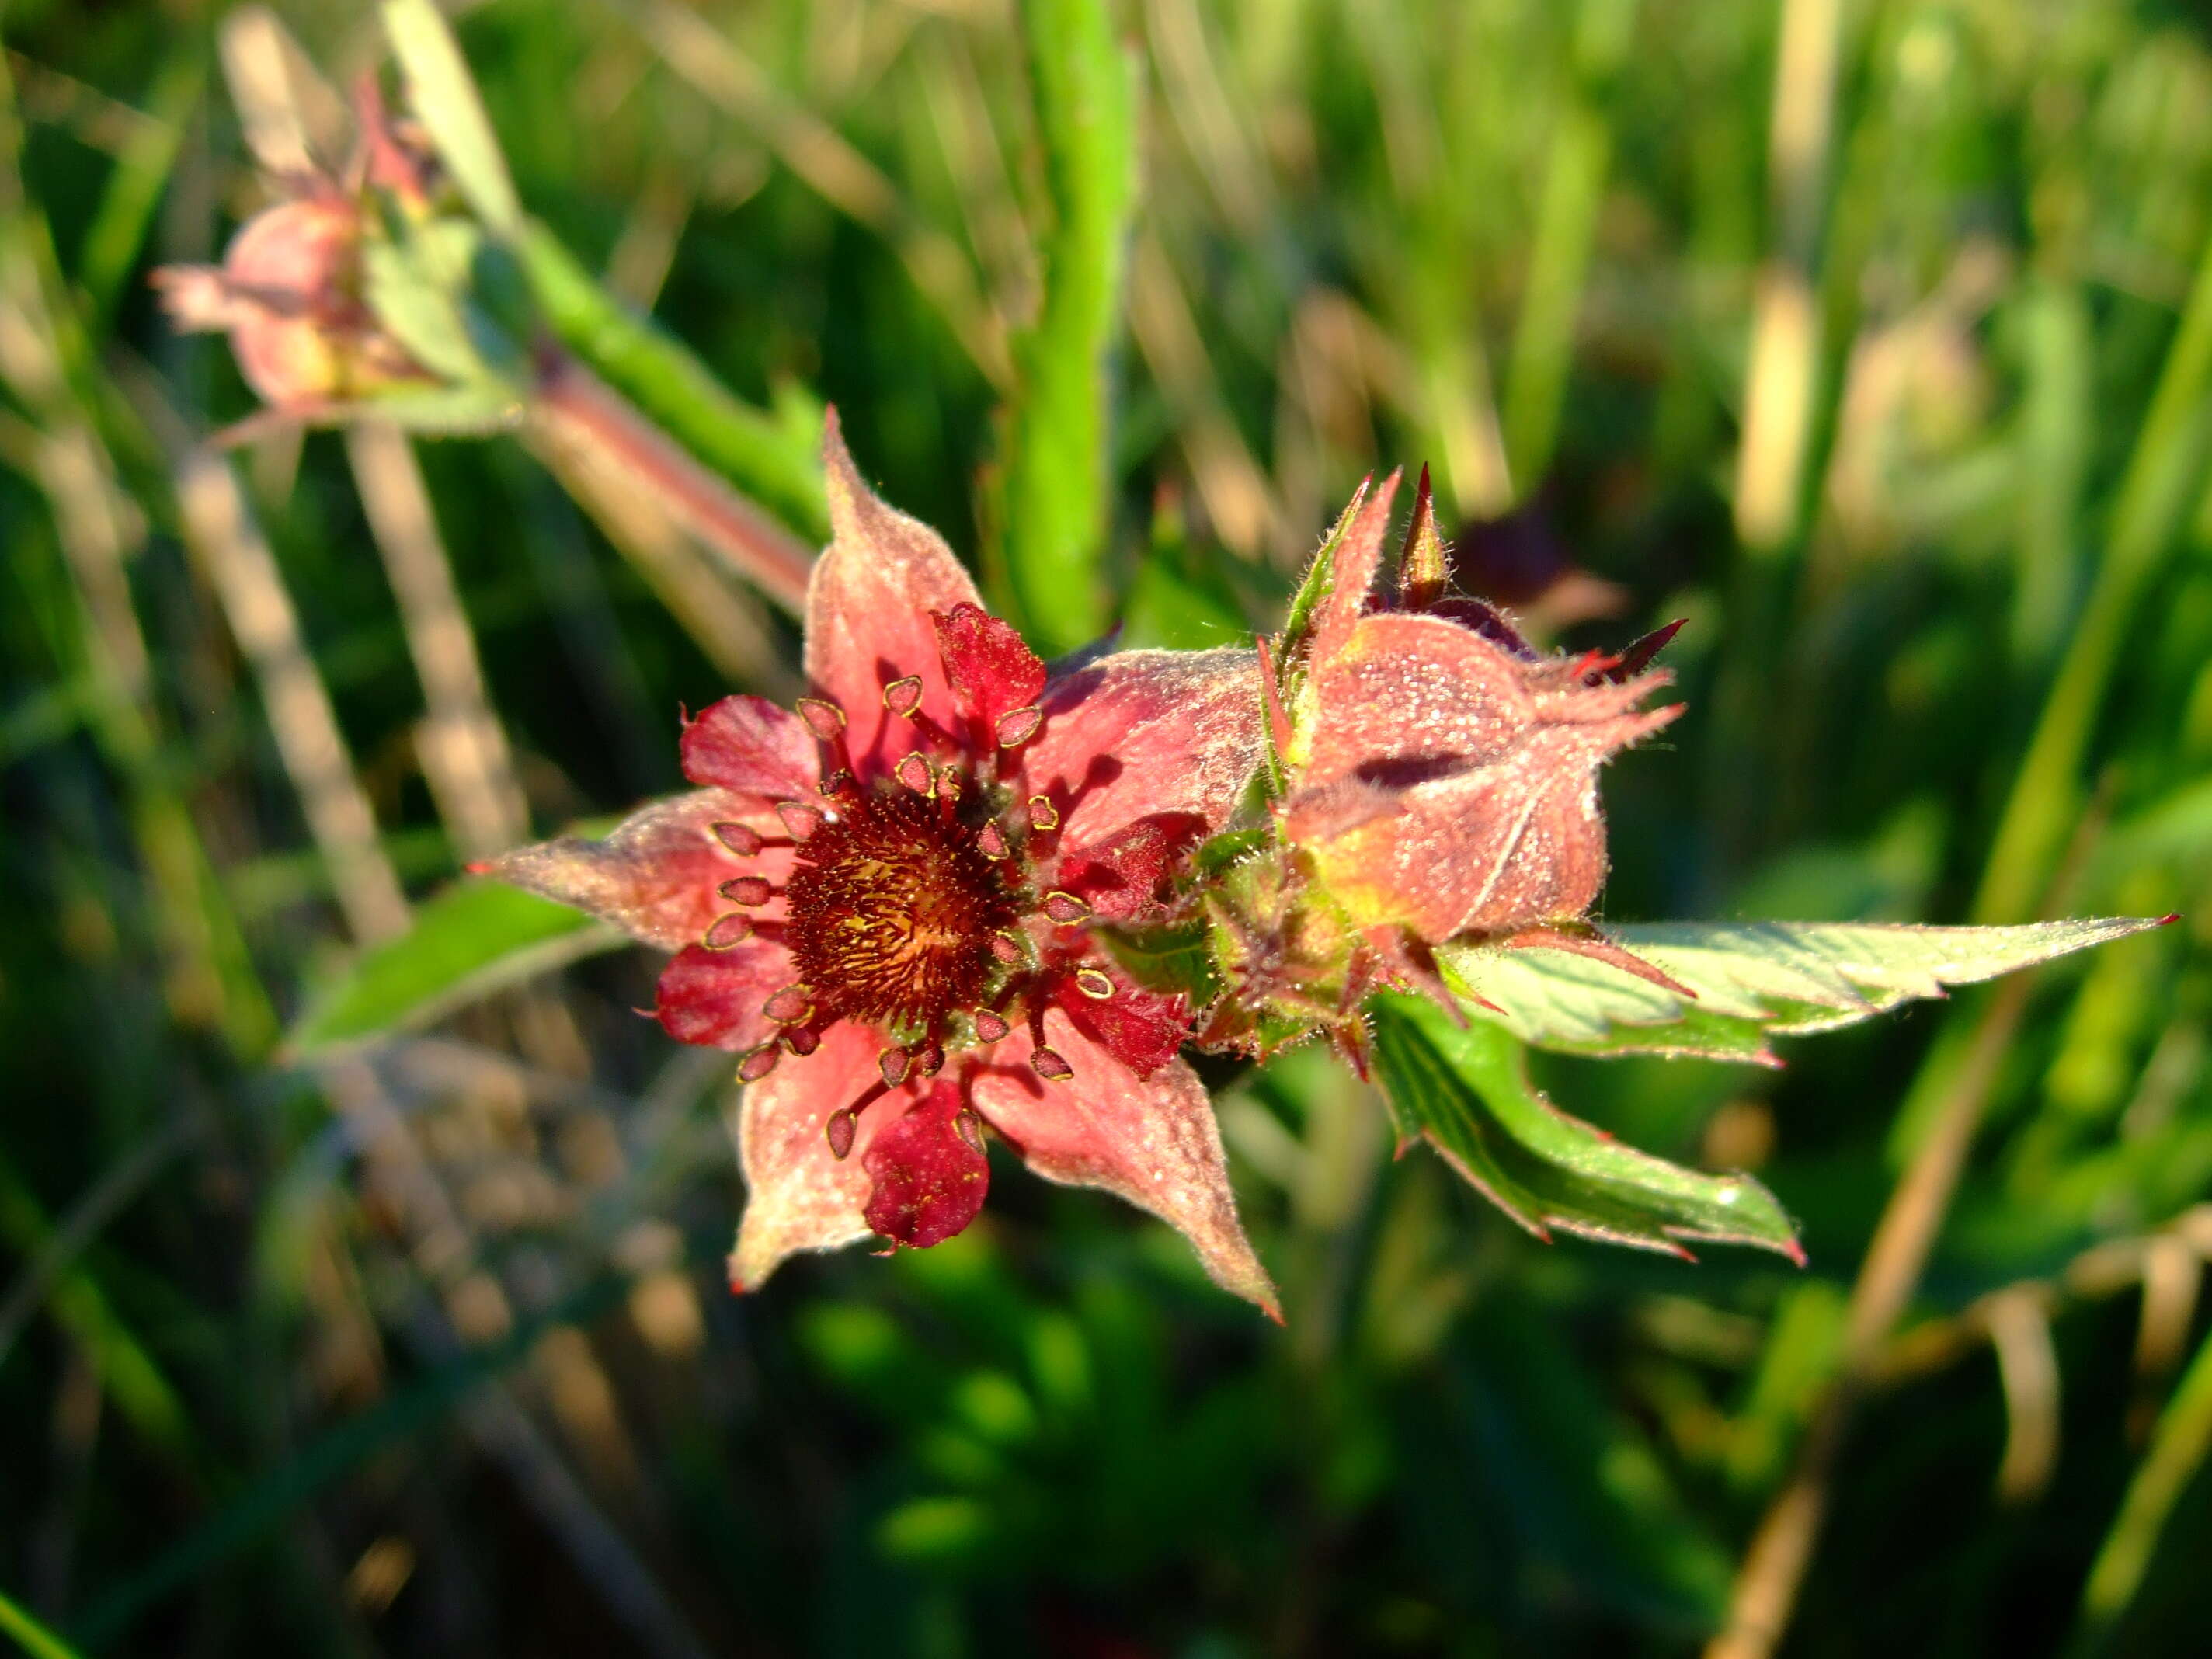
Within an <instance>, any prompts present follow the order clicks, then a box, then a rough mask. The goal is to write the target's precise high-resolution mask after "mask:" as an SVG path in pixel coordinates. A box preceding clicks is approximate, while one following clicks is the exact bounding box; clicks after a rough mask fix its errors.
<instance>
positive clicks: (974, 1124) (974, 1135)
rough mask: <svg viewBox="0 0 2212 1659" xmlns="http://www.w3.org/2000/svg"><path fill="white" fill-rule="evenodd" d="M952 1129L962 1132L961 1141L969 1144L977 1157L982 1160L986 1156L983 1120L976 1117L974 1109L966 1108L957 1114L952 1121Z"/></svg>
mask: <svg viewBox="0 0 2212 1659" xmlns="http://www.w3.org/2000/svg"><path fill="white" fill-rule="evenodd" d="M952 1127H954V1128H956V1129H957V1130H958V1131H959V1132H960V1139H963V1140H964V1141H966V1142H967V1143H968V1145H969V1147H970V1148H971V1149H973V1151H974V1152H975V1156H976V1157H978V1158H981V1157H982V1156H983V1155H984V1154H983V1120H982V1119H981V1118H980V1117H978V1116H976V1115H975V1109H974V1108H973V1107H968V1108H965V1109H963V1110H961V1111H959V1112H957V1113H956V1114H955V1115H954V1116H953V1119H952Z"/></svg>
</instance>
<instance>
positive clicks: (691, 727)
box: [681, 695, 822, 800]
mask: <svg viewBox="0 0 2212 1659" xmlns="http://www.w3.org/2000/svg"><path fill="white" fill-rule="evenodd" d="M681 752H682V755H683V759H684V776H685V777H687V778H689V779H690V780H691V781H692V782H694V783H697V784H704V785H707V786H708V787H713V788H721V789H735V790H738V791H740V792H741V793H745V794H749V795H765V796H768V797H769V798H771V799H779V800H788V799H792V798H793V797H794V796H796V797H799V798H800V799H804V798H805V797H806V796H808V795H811V794H812V793H814V787H815V785H816V783H817V782H818V781H820V778H821V775H822V774H821V766H820V763H819V762H818V760H817V757H816V750H815V747H814V736H813V734H812V733H811V732H809V731H808V730H807V729H806V722H805V721H804V720H800V719H799V716H798V715H796V714H793V713H792V712H791V711H790V710H789V709H787V708H777V707H776V705H775V704H774V703H772V702H769V700H768V699H767V698H765V697H755V696H744V695H740V696H734V697H725V698H723V699H722V700H721V701H720V702H718V703H716V704H714V707H712V708H709V709H708V710H707V712H706V713H705V714H702V715H700V716H699V718H698V719H697V720H692V721H690V722H689V723H688V724H687V725H685V726H684V738H683V743H682V749H681Z"/></svg>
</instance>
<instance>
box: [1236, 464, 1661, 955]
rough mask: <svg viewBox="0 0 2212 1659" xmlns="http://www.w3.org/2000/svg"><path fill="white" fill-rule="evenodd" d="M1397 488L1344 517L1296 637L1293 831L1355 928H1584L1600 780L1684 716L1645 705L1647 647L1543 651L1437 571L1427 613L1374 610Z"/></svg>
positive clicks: (1409, 588) (1595, 879)
mask: <svg viewBox="0 0 2212 1659" xmlns="http://www.w3.org/2000/svg"><path fill="white" fill-rule="evenodd" d="M1423 482H1424V483H1426V480H1425V479H1424V481H1423ZM1395 483H1396V480H1395V478H1393V479H1391V480H1389V482H1388V483H1385V485H1384V486H1383V489H1379V490H1377V491H1376V492H1375V494H1374V496H1373V498H1372V499H1371V500H1367V501H1360V502H1356V503H1355V504H1354V510H1353V511H1352V512H1350V513H1347V514H1346V522H1345V524H1344V526H1343V527H1342V529H1341V531H1340V534H1339V536H1338V537H1337V538H1334V540H1335V545H1334V550H1333V552H1332V553H1331V554H1330V555H1328V556H1330V557H1332V558H1333V559H1334V570H1333V572H1332V575H1333V586H1332V587H1331V590H1330V591H1329V592H1328V596H1327V598H1326V599H1323V600H1322V602H1321V603H1320V605H1318V606H1317V608H1316V614H1315V617H1314V623H1313V627H1312V629H1311V632H1310V635H1309V637H1308V639H1307V640H1306V641H1286V642H1285V645H1286V649H1287V650H1289V651H1291V652H1293V653H1295V652H1297V650H1298V649H1299V647H1302V646H1303V647H1304V657H1303V659H1302V660H1299V661H1297V662H1296V663H1295V664H1294V667H1295V669H1296V671H1297V680H1296V684H1297V694H1296V702H1295V710H1294V714H1293V720H1292V726H1293V730H1292V732H1291V744H1290V748H1291V753H1292V756H1293V757H1294V758H1295V761H1296V763H1297V764H1296V769H1295V770H1294V772H1293V773H1292V775H1291V777H1290V779H1289V789H1288V792H1287V794H1286V797H1285V800H1284V801H1283V804H1282V807H1281V817H1280V822H1281V825H1282V831H1283V835H1284V836H1285V839H1286V840H1287V841H1288V842H1291V844H1292V845H1294V846H1295V847H1297V848H1298V849H1299V850H1300V852H1301V854H1303V856H1304V860H1305V862H1306V864H1307V866H1308V867H1309V868H1310V870H1311V872H1312V873H1313V876H1314V878H1315V879H1316V881H1317V882H1318V884H1320V885H1321V886H1322V888H1323V889H1325V890H1327V891H1328V894H1329V895H1330V896H1332V897H1333V898H1334V900H1335V901H1336V902H1337V903H1338V904H1339V905H1340V906H1341V907H1342V908H1343V910H1344V912H1345V915H1346V918H1347V920H1348V921H1350V922H1351V923H1352V926H1353V927H1358V928H1360V929H1367V928H1370V927H1382V926H1391V927H1402V928H1404V929H1406V930H1407V932H1408V933H1411V934H1412V935H1413V936H1414V937H1415V938H1417V939H1421V940H1425V941H1428V942H1431V943H1436V942H1440V941H1442V940H1444V939H1451V938H1455V937H1457V936H1460V935H1463V934H1478V935H1482V936H1486V937H1498V938H1504V937H1510V936H1513V935H1516V934H1518V933H1523V932H1525V931H1527V930H1528V929H1531V928H1536V927H1547V926H1552V927H1556V926H1558V925H1560V924H1565V923H1573V922H1577V921H1580V920H1581V919H1582V918H1583V915H1584V914H1585V913H1586V912H1587V911H1588V910H1589V907H1590V905H1591V903H1592V902H1594V901H1595V899H1596V897H1597V895H1598V890H1599V889H1600V887H1601V885H1602V884H1603V883H1604V880H1605V874H1606V867H1607V856H1606V839H1605V819H1604V816H1603V814H1602V813H1601V811H1600V810H1599V806H1598V799H1597V770H1598V768H1599V767H1600V766H1601V764H1603V763H1604V762H1605V761H1606V760H1607V758H1608V757H1611V756H1613V755H1614V754H1616V753H1618V752H1619V751H1620V750H1622V749H1624V748H1626V747H1627V746H1628V745H1629V744H1632V743H1634V742H1635V741H1637V740H1638V738H1643V737H1646V736H1648V735H1650V733H1651V732H1656V731H1657V730H1659V729H1660V728H1661V727H1662V726H1665V725H1667V724H1668V722H1669V721H1670V720H1674V717H1675V716H1676V715H1677V714H1680V712H1681V710H1680V708H1679V707H1670V708H1657V709H1649V710H1647V709H1644V708H1641V707H1639V705H1640V704H1641V703H1642V702H1644V699H1645V698H1646V697H1647V696H1650V694H1651V693H1652V692H1653V691H1655V690H1657V689H1658V688H1660V687H1661V686H1662V685H1664V684H1667V683H1668V676H1667V674H1666V673H1665V672H1664V671H1650V672H1638V671H1636V670H1638V669H1640V668H1641V666H1642V662H1641V660H1640V659H1638V658H1636V657H1635V656H1634V655H1633V653H1634V652H1635V649H1636V648H1635V647H1632V654H1631V655H1630V656H1626V657H1619V658H1608V657H1602V656H1597V655H1595V654H1591V655H1584V656H1580V657H1575V656H1545V655H1542V654H1540V653H1537V652H1536V651H1534V649H1533V648H1531V647H1529V646H1528V644H1527V642H1526V641H1523V640H1522V639H1521V637H1520V635H1518V633H1517V632H1516V631H1515V630H1514V629H1513V628H1512V626H1511V624H1510V623H1508V622H1506V621H1505V619H1504V617H1501V616H1500V615H1499V614H1498V612H1496V611H1493V610H1492V609H1491V608H1490V607H1488V606H1486V605H1480V603H1478V602H1475V601H1471V600H1468V599H1458V598H1454V597H1452V596H1449V595H1448V594H1445V593H1443V592H1441V591H1440V588H1439V586H1438V585H1437V583H1436V582H1435V581H1434V580H1433V579H1432V577H1431V576H1430V575H1429V574H1427V573H1426V572H1424V574H1423V576H1422V578H1421V579H1420V580H1409V581H1408V582H1407V585H1406V586H1405V588H1404V589H1403V590H1402V592H1403V593H1404V594H1405V596H1406V597H1407V598H1408V599H1412V600H1413V603H1415V604H1417V605H1419V606H1420V608H1419V609H1403V610H1396V611H1367V610H1366V608H1365V607H1366V605H1367V603H1368V594H1369V591H1370V587H1371V586H1373V583H1374V576H1375V572H1376V566H1377V564H1378V563H1379V562H1380V551H1381V541H1382V536H1383V529H1384V526H1385V525H1386V524H1387V522H1388V516H1389V501H1390V497H1391V493H1392V487H1393V486H1394V485H1395ZM1432 524H1433V520H1431V517H1430V515H1429V513H1428V499H1427V491H1426V489H1424V490H1423V491H1422V496H1421V500H1420V501H1419V504H1418V505H1417V507H1416V509H1415V513H1414V521H1413V531H1412V533H1411V534H1409V536H1408V537H1407V556H1408V565H1409V569H1410V568H1412V567H1413V563H1414V562H1416V561H1418V562H1419V563H1421V564H1422V565H1424V566H1432V565H1434V564H1435V562H1436V559H1435V554H1434V550H1433V547H1432V544H1433V541H1434V531H1433V528H1432V527H1431V526H1432ZM1655 648H1656V647H1655ZM1644 654H1646V655H1648V653H1644Z"/></svg>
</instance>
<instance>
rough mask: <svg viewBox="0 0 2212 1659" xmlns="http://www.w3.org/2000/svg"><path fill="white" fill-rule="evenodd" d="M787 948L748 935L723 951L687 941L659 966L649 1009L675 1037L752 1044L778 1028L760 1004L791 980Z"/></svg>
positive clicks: (709, 1043) (709, 1044) (707, 1043)
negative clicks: (740, 941)
mask: <svg viewBox="0 0 2212 1659" xmlns="http://www.w3.org/2000/svg"><path fill="white" fill-rule="evenodd" d="M791 978H792V968H791V952H790V951H787V950H785V949H784V948H783V946H782V945H776V944H772V943H770V942H769V941H768V940H766V939H746V940H744V941H743V942H742V943H740V944H738V945H732V946H731V947H730V948H729V949H728V950H726V951H710V950H708V948H707V947H706V946H705V945H688V946H686V947H685V948H684V949H683V950H681V951H678V952H677V953H676V954H675V956H673V957H671V958H670V959H669V963H668V965H667V966H666V967H665V968H664V969H661V970H660V984H659V987H658V989H657V990H656V991H655V993H654V995H653V1012H654V1014H655V1016H656V1017H657V1018H659V1021H660V1029H661V1030H664V1031H665V1032H667V1033H668V1035H669V1036H672V1037H674V1038H675V1039H676V1040H677V1041H678V1042H692V1043H696V1044H698V1045H699V1046H700V1047H702V1048H728V1049H732V1050H733V1051H734V1050H741V1049H745V1048H758V1047H759V1046H760V1044H761V1042H762V1040H763V1038H766V1037H768V1036H771V1035H772V1034H773V1033H774V1032H775V1030H777V1029H778V1028H777V1026H776V1024H775V1021H774V1020H772V1019H770V1018H769V1017H768V1015H767V1014H766V1013H765V1012H763V1008H762V1005H763V1003H765V1002H766V1001H767V1000H769V998H770V997H771V996H774V995H775V994H776V993H777V992H778V991H780V990H781V989H782V988H783V987H785V986H787V985H788V984H790V983H791Z"/></svg>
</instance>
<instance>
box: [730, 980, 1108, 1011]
mask: <svg viewBox="0 0 2212 1659" xmlns="http://www.w3.org/2000/svg"><path fill="white" fill-rule="evenodd" d="M1075 988H1076V989H1077V990H1079V991H1080V992H1082V993H1083V994H1084V995H1085V996H1087V997H1089V998H1090V999H1091V1000H1092V1001H1093V1002H1103V1001H1105V1000H1106V999H1107V998H1109V997H1110V996H1112V995H1113V994H1114V981H1112V980H1110V979H1109V978H1107V977H1106V975H1103V974H1102V973H1100V972H1099V971H1098V969H1096V968H1079V969H1076V970H1075ZM769 1018H771V1019H773V1018H775V1015H773V1014H771V1015H769Z"/></svg>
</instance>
